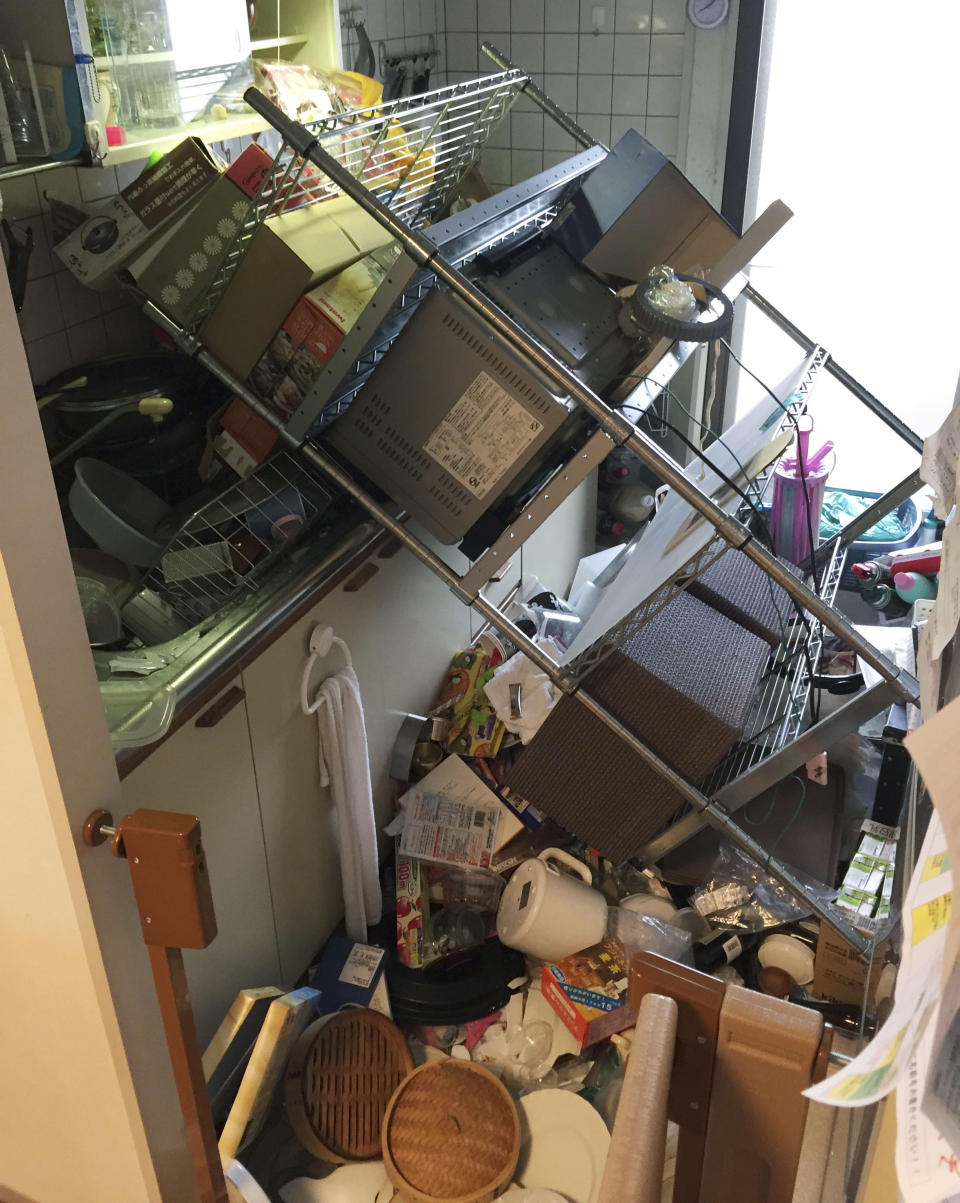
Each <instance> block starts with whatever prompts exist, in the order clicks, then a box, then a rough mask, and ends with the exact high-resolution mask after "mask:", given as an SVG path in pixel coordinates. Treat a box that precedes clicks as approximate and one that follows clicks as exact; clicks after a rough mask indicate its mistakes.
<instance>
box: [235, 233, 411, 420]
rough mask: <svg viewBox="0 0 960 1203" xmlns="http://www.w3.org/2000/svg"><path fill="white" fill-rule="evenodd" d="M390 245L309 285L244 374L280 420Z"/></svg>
mask: <svg viewBox="0 0 960 1203" xmlns="http://www.w3.org/2000/svg"><path fill="white" fill-rule="evenodd" d="M399 253H400V252H399V247H398V246H397V245H396V244H393V245H391V246H388V247H384V248H383V249H381V250H377V251H374V252H373V254H372V255H366V256H364V258H363V259H360V260H358V261H357V262H356V263H352V264H351V265H350V266H349V267H346V268H344V270H343V271H342V272H338V273H337V275H335V276H333V277H331V278H330V279H329V280H325V281H324V282H323V283H321V284H319V285H317V287H316V288H313V289H311V290H310V291H309V292H308V293H306V294H305V295H304V296H302V297H301V298H300V300H299V301H297V303H296V305H295V306H294V307H293V309H292V310H291V311H290V313H289V314H287V317H286V320H285V321H284V323H283V325H282V326H281V328H280V329H279V330H278V331H277V333H276V334H275V335H274V337H273V339H272V341H271V343H270V346H269V347H268V348H267V350H266V351H265V352H264V354H263V356H262V357H261V359H260V362H259V363H258V364H257V366H256V367H255V368H254V369H253V371H252V372H251V374H250V383H251V385H252V387H253V389H254V391H255V392H256V393H257V395H258V396H259V397H261V398H262V399H263V401H264V402H265V403H266V404H267V405H269V406H270V407H271V408H272V409H274V410H275V411H276V412H277V413H278V414H280V415H282V416H283V417H284V418H286V419H289V418H291V417H292V416H293V415H294V414H295V413H296V411H297V410H298V409H299V408H300V406H301V405H302V404H303V401H304V399H305V398H306V396H307V394H308V393H309V392H310V390H311V389H312V388H313V386H314V384H315V383H316V381H317V378H318V377H319V376H320V375H321V373H322V372H323V369H324V367H325V366H326V364H327V363H328V362H329V361H330V359H331V358H332V356H333V353H334V352H335V351H336V349H337V347H339V346H340V343H341V342H342V341H343V339H344V336H345V335H346V334H347V333H348V332H349V331H350V330H352V329H353V327H354V325H355V324H356V322H357V319H358V318H359V317H360V314H361V313H363V311H364V309H365V308H366V306H367V305H368V303H369V302H370V300H371V299H372V298H373V295H374V293H375V292H376V291H377V289H378V288H379V287H380V285H381V284H382V283H383V281H384V279H385V278H386V276H387V273H388V272H389V270H390V267H391V266H392V265H393V263H394V262H396V259H397V257H398V255H399Z"/></svg>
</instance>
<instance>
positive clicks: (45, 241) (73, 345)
mask: <svg viewBox="0 0 960 1203" xmlns="http://www.w3.org/2000/svg"><path fill="white" fill-rule="evenodd" d="M247 141H249V139H239V138H236V139H233V140H232V141H230V142H218V143H214V145H213V150H214V153H215V154H217V155H219V157H220V158H221V159H223V160H225V161H228V162H229V161H230V160H231V159H232V158H234V157H235V156H236V155H237V154H239V153H240V150H241V149H242V147H243V145H244V144H245V143H246V142H247ZM143 168H144V161H143V160H140V161H138V162H134V163H121V164H119V166H117V167H98V168H94V167H56V168H53V169H52V170H50V171H43V172H39V173H38V174H35V175H24V176H16V177H14V178H13V179H7V180H2V181H0V197H2V198H3V215H4V217H6V218H7V220H8V221H9V222H10V224H11V225H12V226H13V227H14V229H16V230H17V231H18V233H19V234H22V233H23V232H24V231H25V230H26V229H27V228H28V227H29V228H31V229H32V230H33V239H34V250H33V254H32V255H31V257H30V271H29V276H28V281H27V292H26V299H25V301H24V306H23V311H22V313H21V314H20V333H21V334H22V336H23V341H24V345H25V347H26V350H27V359H28V361H29V363H30V373H31V376H32V377H33V380H34V383H36V384H40V383H42V382H43V381H45V380H49V379H50V377H52V376H55V375H56V374H57V373H58V372H62V371H64V370H65V369H66V368H69V367H72V366H74V365H75V364H78V363H84V362H86V361H87V360H90V359H98V358H100V357H101V356H104V355H119V354H124V353H130V352H135V351H140V350H147V349H149V348H151V347H153V346H155V345H156V339H157V334H156V327H155V326H154V325H153V323H152V322H150V321H149V320H148V319H147V318H145V317H144V316H143V314H142V313H141V312H140V310H139V308H138V307H137V302H136V300H135V299H134V298H133V297H132V296H131V295H130V294H129V293H127V292H125V291H124V290H123V289H122V288H121V287H120V285H119V284H116V283H113V282H110V283H109V284H107V285H106V286H105V287H104V288H103V289H93V288H88V287H87V286H86V285H84V284H81V283H80V282H79V280H77V279H76V278H75V277H74V276H72V275H71V274H70V272H69V271H68V270H67V269H66V268H65V267H64V265H63V264H62V263H61V261H60V260H59V259H58V258H57V256H56V255H55V254H54V251H53V225H52V222H51V218H50V204H49V201H48V200H47V197H56V198H57V199H58V200H62V201H66V202H67V203H68V204H71V203H72V204H80V205H83V206H84V207H93V208H95V207H96V205H97V203H98V202H101V201H104V200H106V199H107V198H108V197H110V196H113V195H114V194H115V193H117V192H119V191H120V189H121V188H125V187H126V186H127V184H129V183H130V182H131V181H132V180H134V179H136V177H137V176H138V175H139V174H140V172H141V171H143Z"/></svg>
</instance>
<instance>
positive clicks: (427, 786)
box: [387, 756, 523, 851]
mask: <svg viewBox="0 0 960 1203" xmlns="http://www.w3.org/2000/svg"><path fill="white" fill-rule="evenodd" d="M418 794H442V795H443V796H444V797H445V798H450V799H451V800H452V801H454V802H466V803H470V804H471V805H476V806H495V807H496V808H497V809H498V810H499V812H500V822H499V823H498V824H497V833H496V846H495V851H496V850H499V849H500V848H502V847H503V846H504V844H507V843H508V842H509V841H510V840H512V839H513V837H514V836H515V835H517V834H518V832H521V831H522V830H523V824H522V823H521V822H520V820H519V819H518V818H517V816H516V815H515V814H514V813H513V812H512V811H511V809H510V807H509V806H507V805H505V804H504V803H503V802H501V801H500V799H499V798H498V797H497V796H496V794H494V792H493V791H492V790H491V789H490V787H489V786H488V785H485V784H484V782H483V781H482V780H481V779H480V778H479V777H478V776H477V774H476V773H475V772H474V771H473V769H471V768H470V767H469V766H468V765H466V764H464V762H463V760H462V759H461V758H460V757H459V756H448V757H447V758H446V760H443V761H441V762H440V764H438V765H437V767H436V768H435V769H431V770H430V772H429V773H427V775H426V777H424V778H422V779H421V780H420V781H418V782H417V784H416V786H415V787H414V788H413V789H411V790H407V792H406V793H405V794H404V795H403V797H402V798H401V799H400V806H401V808H402V809H401V811H400V814H399V815H398V816H397V818H396V819H394V821H393V823H391V825H390V827H389V828H387V834H388V835H398V834H399V833H400V831H402V830H403V825H404V822H405V821H406V815H405V810H406V807H407V805H408V803H410V802H412V801H413V800H414V798H415V797H416V796H417V795H418ZM398 820H399V826H397V823H398ZM393 828H395V830H392V829H393Z"/></svg>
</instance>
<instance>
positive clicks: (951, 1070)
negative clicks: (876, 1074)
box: [921, 962, 960, 1189]
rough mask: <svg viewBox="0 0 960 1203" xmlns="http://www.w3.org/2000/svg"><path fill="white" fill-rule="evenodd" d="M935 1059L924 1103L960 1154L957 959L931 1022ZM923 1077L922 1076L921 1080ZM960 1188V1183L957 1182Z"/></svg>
mask: <svg viewBox="0 0 960 1203" xmlns="http://www.w3.org/2000/svg"><path fill="white" fill-rule="evenodd" d="M931 1038H932V1059H931V1062H930V1068H929V1070H928V1072H927V1074H926V1076H925V1081H926V1086H925V1088H924V1091H923V1102H922V1104H921V1106H922V1110H923V1113H924V1115H925V1116H926V1117H927V1119H928V1120H929V1121H930V1123H932V1124H934V1125H935V1126H936V1127H937V1128H938V1129H939V1130H940V1132H941V1133H942V1134H943V1137H944V1138H945V1139H946V1141H947V1142H948V1143H949V1145H950V1150H951V1152H952V1153H953V1154H955V1155H956V1156H960V964H958V963H957V962H954V965H953V971H952V972H951V974H950V977H949V978H948V980H947V984H946V986H945V988H944V991H943V998H942V999H941V1000H940V1008H939V1011H938V1013H937V1018H936V1023H935V1024H931ZM922 1080H923V1079H922ZM957 1185H958V1189H960V1182H958V1184H957Z"/></svg>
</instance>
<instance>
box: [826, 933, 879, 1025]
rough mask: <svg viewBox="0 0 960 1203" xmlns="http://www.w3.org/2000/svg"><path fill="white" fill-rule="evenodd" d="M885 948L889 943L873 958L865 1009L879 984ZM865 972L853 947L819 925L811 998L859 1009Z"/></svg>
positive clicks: (870, 1003)
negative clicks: (812, 996)
mask: <svg viewBox="0 0 960 1203" xmlns="http://www.w3.org/2000/svg"><path fill="white" fill-rule="evenodd" d="M888 947H889V942H888V941H885V942H884V943H883V944H881V945H880V946H879V947H878V948H877V950H876V953H875V954H874V965H873V969H872V971H871V972H870V989H869V992H868V994H867V1005H868V1006H870V1007H872V1006H873V1000H874V996H875V995H876V992H877V982H878V981H879V980H880V967H881V966H882V965H883V960H884V956H885V955H886V951H887V948H888ZM868 969H869V966H868V964H867V963H866V962H865V961H862V960H861V959H860V955H859V953H857V952H855V951H854V948H853V946H852V945H851V944H849V943H848V942H847V941H846V940H845V939H844V938H843V936H841V935H840V934H839V933H838V932H836V931H834V929H833V928H832V927H828V926H827V925H826V924H823V923H822V924H821V925H820V935H819V937H818V938H817V953H816V958H815V960H814V964H813V986H812V990H813V994H814V995H815V996H816V997H817V998H824V999H827V1000H828V1001H829V1002H837V1003H850V1004H852V1005H853V1006H860V1005H861V1003H862V1002H863V992H864V988H865V987H866V984H867V971H868Z"/></svg>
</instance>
